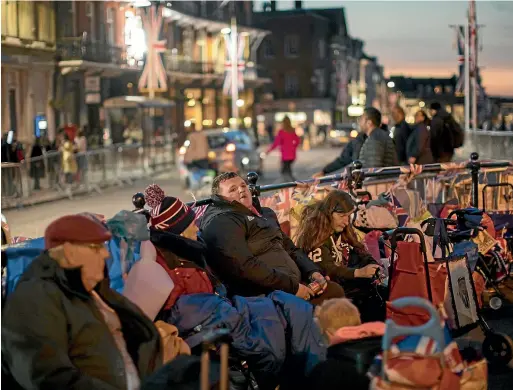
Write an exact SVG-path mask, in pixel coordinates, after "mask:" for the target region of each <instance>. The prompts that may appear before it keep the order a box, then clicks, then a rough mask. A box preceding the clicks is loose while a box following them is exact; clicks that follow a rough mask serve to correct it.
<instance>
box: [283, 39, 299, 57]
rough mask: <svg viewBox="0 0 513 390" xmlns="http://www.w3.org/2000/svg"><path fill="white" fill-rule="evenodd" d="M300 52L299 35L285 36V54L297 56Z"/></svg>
mask: <svg viewBox="0 0 513 390" xmlns="http://www.w3.org/2000/svg"><path fill="white" fill-rule="evenodd" d="M298 54H299V37H298V36H297V35H287V36H285V56H286V57H296V56H297V55H298Z"/></svg>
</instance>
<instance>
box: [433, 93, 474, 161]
mask: <svg viewBox="0 0 513 390" xmlns="http://www.w3.org/2000/svg"><path fill="white" fill-rule="evenodd" d="M430 109H431V115H432V119H431V152H432V153H433V157H434V159H435V162H437V163H444V162H450V161H451V160H452V158H453V156H454V149H456V148H460V147H462V146H463V142H464V140H465V133H464V132H463V130H462V129H461V127H460V125H459V124H458V123H457V122H456V121H455V120H454V118H453V117H452V116H451V114H449V113H448V112H447V111H446V110H444V109H443V108H442V106H441V105H440V103H438V102H434V103H432V104H431V106H430Z"/></svg>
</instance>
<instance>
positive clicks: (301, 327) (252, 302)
mask: <svg viewBox="0 0 513 390" xmlns="http://www.w3.org/2000/svg"><path fill="white" fill-rule="evenodd" d="M167 322H169V323H171V324H173V325H175V326H176V327H177V328H178V330H179V332H180V335H182V336H184V337H185V340H186V342H187V343H188V344H189V345H190V346H191V347H192V348H194V347H196V346H198V345H199V344H200V342H201V339H202V337H203V335H204V334H205V333H206V332H208V331H209V330H212V329H219V328H226V329H229V330H230V332H231V334H232V336H233V343H232V345H231V347H232V350H234V351H235V353H236V355H237V356H238V357H239V358H241V359H243V360H245V361H247V362H248V365H249V366H250V367H251V370H252V371H253V372H261V373H267V374H268V375H279V374H281V373H282V369H283V367H284V365H285V363H286V361H287V363H288V362H289V361H290V360H293V361H294V366H295V367H296V370H297V372H296V373H295V375H301V374H304V375H306V374H308V373H309V372H310V370H311V369H312V368H313V367H314V366H315V365H316V364H317V363H319V362H320V361H323V360H324V359H325V358H326V346H325V345H324V343H323V342H322V336H321V334H320V331H319V328H318V327H317V325H316V324H315V323H314V320H313V306H312V305H311V304H310V303H308V302H306V301H304V300H302V299H300V298H297V297H295V296H293V295H291V294H287V293H284V292H281V291H276V292H273V293H272V294H270V295H269V296H267V297H251V298H245V297H240V296H235V297H234V298H233V302H232V301H230V300H229V299H227V298H222V297H219V296H217V295H213V294H194V295H185V296H182V297H180V298H179V299H178V301H177V302H176V304H175V305H174V307H173V309H172V311H171V314H170V317H169V318H167ZM287 365H288V364H287ZM293 374H294V373H293Z"/></svg>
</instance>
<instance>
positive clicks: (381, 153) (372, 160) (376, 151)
mask: <svg viewBox="0 0 513 390" xmlns="http://www.w3.org/2000/svg"><path fill="white" fill-rule="evenodd" d="M360 161H361V162H362V164H363V167H364V168H382V167H393V166H396V165H398V161H397V153H396V151H395V145H394V140H393V139H392V138H390V136H389V135H388V132H387V131H383V130H381V129H380V128H376V129H375V130H374V131H373V132H372V133H371V135H370V136H369V137H367V139H366V140H365V142H364V143H363V146H362V149H361V150H360Z"/></svg>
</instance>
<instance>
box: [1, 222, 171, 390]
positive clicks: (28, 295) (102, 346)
mask: <svg viewBox="0 0 513 390" xmlns="http://www.w3.org/2000/svg"><path fill="white" fill-rule="evenodd" d="M110 237H111V235H110V232H109V231H108V230H107V228H106V227H104V226H103V225H102V224H101V223H100V222H97V221H95V220H93V219H92V218H89V217H86V216H80V215H70V216H65V217H62V218H59V219H57V220H56V221H54V222H53V223H51V224H50V225H49V226H48V228H47V229H46V232H45V245H46V248H47V251H45V252H44V253H43V254H41V255H40V256H39V257H38V258H36V259H35V260H34V261H33V263H32V264H31V265H30V267H29V268H28V269H27V270H26V271H25V273H24V274H23V275H22V277H21V279H20V280H19V282H18V284H17V286H16V289H15V290H14V292H13V293H12V295H11V296H9V298H8V299H7V303H6V306H5V308H4V311H3V313H2V372H3V373H4V374H7V380H10V381H12V382H13V383H17V385H18V386H20V387H21V388H24V389H54V390H60V389H62V390H65V389H75V390H90V389H98V390H100V389H101V390H136V389H139V387H140V382H141V381H142V380H144V379H145V378H146V377H148V376H149V374H151V373H152V372H153V371H154V370H155V369H156V368H158V367H159V366H160V365H161V364H162V354H161V353H162V349H161V340H160V336H159V333H158V331H157V328H156V327H155V326H154V325H153V323H152V322H151V320H150V319H148V318H147V317H146V316H145V315H144V314H143V313H142V312H141V310H140V309H139V308H138V307H137V306H136V305H134V304H132V303H131V302H130V301H128V299H126V298H124V297H123V296H121V295H119V294H118V293H116V292H115V291H114V290H112V289H111V288H110V287H109V281H108V280H106V279H104V272H105V259H107V258H108V257H109V252H108V251H107V249H106V248H105V245H104V243H105V241H106V240H109V239H110ZM4 379H5V378H4ZM13 388H16V387H15V385H14V384H13Z"/></svg>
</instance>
